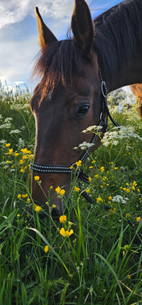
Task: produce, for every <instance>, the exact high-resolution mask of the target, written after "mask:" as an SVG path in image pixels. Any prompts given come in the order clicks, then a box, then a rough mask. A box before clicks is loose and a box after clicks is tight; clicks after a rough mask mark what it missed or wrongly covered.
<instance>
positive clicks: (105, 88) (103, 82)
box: [101, 81, 107, 99]
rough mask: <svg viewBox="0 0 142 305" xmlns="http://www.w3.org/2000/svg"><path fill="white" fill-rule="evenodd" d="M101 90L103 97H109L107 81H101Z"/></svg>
mask: <svg viewBox="0 0 142 305" xmlns="http://www.w3.org/2000/svg"><path fill="white" fill-rule="evenodd" d="M101 92H102V95H103V97H104V98H105V99H107V86H106V82H105V81H102V82H101Z"/></svg>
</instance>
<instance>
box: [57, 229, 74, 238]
mask: <svg viewBox="0 0 142 305" xmlns="http://www.w3.org/2000/svg"><path fill="white" fill-rule="evenodd" d="M59 232H60V234H61V235H62V236H63V237H69V236H71V235H72V234H74V231H73V229H71V230H70V231H68V230H67V231H65V229H64V228H61V229H60V231H59Z"/></svg>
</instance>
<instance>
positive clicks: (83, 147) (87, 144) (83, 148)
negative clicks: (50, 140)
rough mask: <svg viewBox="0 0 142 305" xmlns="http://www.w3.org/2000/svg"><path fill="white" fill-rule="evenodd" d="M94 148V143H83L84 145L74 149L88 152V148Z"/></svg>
mask: <svg viewBox="0 0 142 305" xmlns="http://www.w3.org/2000/svg"><path fill="white" fill-rule="evenodd" d="M92 146H94V144H93V143H87V142H83V143H81V144H79V145H78V147H74V149H75V150H77V149H79V148H80V149H82V150H86V149H87V148H90V147H92Z"/></svg>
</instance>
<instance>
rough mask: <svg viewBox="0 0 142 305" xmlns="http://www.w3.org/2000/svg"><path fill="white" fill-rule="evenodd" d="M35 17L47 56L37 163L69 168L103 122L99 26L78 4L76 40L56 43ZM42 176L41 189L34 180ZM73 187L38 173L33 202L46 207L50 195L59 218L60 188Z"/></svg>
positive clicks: (38, 98)
mask: <svg viewBox="0 0 142 305" xmlns="http://www.w3.org/2000/svg"><path fill="white" fill-rule="evenodd" d="M36 16H37V24H38V31H39V41H40V46H41V50H42V55H41V58H40V59H39V62H38V63H37V66H36V69H37V71H38V72H39V73H40V75H41V82H40V83H39V85H38V86H37V87H36V89H35V91H34V94H33V97H32V99H31V102H30V104H31V109H32V112H33V114H34V117H35V121H36V144H35V156H34V162H35V164H39V165H41V166H42V165H49V166H55V165H64V166H70V165H72V164H73V163H75V162H76V161H77V160H79V159H80V157H81V155H82V152H81V151H76V150H74V147H75V146H78V145H79V144H80V143H82V142H84V141H86V142H90V141H91V139H92V135H90V134H83V133H82V131H83V130H84V129H86V128H87V127H88V126H90V125H99V122H100V113H101V101H102V94H101V86H100V78H99V74H98V62H97V55H96V53H95V51H94V50H93V37H94V34H95V33H94V26H93V22H92V19H91V14H90V11H89V8H88V6H87V4H86V2H85V1H84V0H76V1H75V6H74V10H73V15H72V22H71V28H72V32H73V39H69V40H64V41H57V39H56V38H55V36H54V35H53V34H52V33H51V31H50V30H49V29H48V28H47V27H46V25H45V24H44V22H43V20H42V18H41V16H40V14H39V11H38V9H37V8H36ZM98 145H99V140H98V141H97V143H96V146H98ZM37 175H38V176H40V180H41V181H42V183H41V186H39V185H38V183H37V182H36V181H35V180H34V176H37ZM69 185H70V175H69V174H66V173H62V174H61V173H58V172H56V173H53V172H52V173H44V172H38V171H36V170H34V171H33V182H32V196H33V199H34V200H35V202H38V203H39V204H40V203H41V204H43V203H44V202H45V201H47V196H48V193H49V190H50V192H53V193H52V194H51V195H53V201H52V203H53V204H55V205H56V206H57V211H58V213H62V212H63V205H62V202H61V200H60V199H59V198H58V196H56V195H55V194H56V192H55V188H56V187H58V186H60V187H63V188H64V189H65V190H66V192H67V190H68V188H69ZM50 186H53V190H52V191H51V188H50ZM41 188H42V190H41Z"/></svg>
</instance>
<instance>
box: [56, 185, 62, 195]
mask: <svg viewBox="0 0 142 305" xmlns="http://www.w3.org/2000/svg"><path fill="white" fill-rule="evenodd" d="M60 191H61V188H60V187H59V186H58V187H56V188H55V192H56V193H57V194H60Z"/></svg>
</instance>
